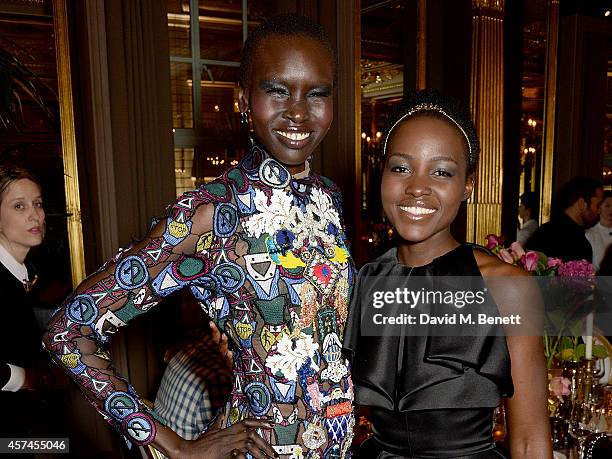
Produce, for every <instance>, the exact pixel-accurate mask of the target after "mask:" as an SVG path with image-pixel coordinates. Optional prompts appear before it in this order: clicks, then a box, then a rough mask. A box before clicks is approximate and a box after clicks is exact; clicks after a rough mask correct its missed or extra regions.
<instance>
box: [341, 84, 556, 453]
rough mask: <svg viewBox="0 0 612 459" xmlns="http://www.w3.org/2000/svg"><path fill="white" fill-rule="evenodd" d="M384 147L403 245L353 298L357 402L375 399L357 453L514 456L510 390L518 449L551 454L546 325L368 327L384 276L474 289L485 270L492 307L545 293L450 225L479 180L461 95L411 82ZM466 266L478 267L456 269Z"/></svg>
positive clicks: (391, 214) (348, 343)
mask: <svg viewBox="0 0 612 459" xmlns="http://www.w3.org/2000/svg"><path fill="white" fill-rule="evenodd" d="M383 148H384V153H385V156H386V164H385V168H384V171H383V177H382V183H381V197H382V204H383V209H384V211H385V214H386V216H387V218H388V219H389V222H390V223H391V224H392V225H393V227H394V228H395V231H396V233H397V236H398V237H397V245H396V247H395V248H393V249H391V250H390V251H389V252H387V253H386V254H384V255H383V256H381V257H380V258H378V259H377V260H375V261H374V262H371V263H368V264H366V266H364V267H363V268H362V269H361V271H360V272H359V275H358V278H357V280H356V287H355V290H354V291H353V295H352V300H351V308H350V314H349V319H348V322H347V328H346V334H345V341H344V347H345V350H346V351H347V353H348V355H349V356H350V359H351V360H352V364H353V368H352V370H353V381H354V384H355V401H356V403H358V404H361V405H365V406H367V407H368V408H369V413H370V416H369V417H370V420H371V422H372V430H373V433H374V435H373V437H372V438H370V439H369V440H367V441H366V442H365V443H364V444H363V445H362V447H361V448H359V450H358V451H357V452H356V454H355V457H357V458H359V459H361V458H379V459H382V458H385V459H386V458H407V457H410V458H412V457H414V458H451V457H452V458H457V457H469V458H470V459H489V458H499V457H504V456H503V452H502V451H500V450H499V449H498V448H496V446H495V445H494V443H493V439H492V435H491V430H492V425H493V423H492V420H493V411H494V409H495V407H496V406H497V405H498V404H499V403H500V401H501V399H502V397H508V398H507V408H508V411H507V414H508V416H507V419H508V432H509V439H510V450H511V451H510V453H511V455H512V458H538V459H540V458H547V457H551V455H552V451H551V445H550V434H549V427H548V415H547V410H546V372H545V366H544V353H543V349H542V338H541V336H526V334H524V333H515V334H512V335H508V336H506V337H504V336H495V334H494V333H493V334H487V333H485V331H486V330H485V329H478V328H472V331H473V333H465V330H466V327H467V326H463V328H456V329H452V328H447V329H446V330H447V332H446V333H437V334H436V333H430V331H431V330H435V326H433V328H429V329H428V331H427V333H420V332H414V333H409V332H407V331H406V330H407V328H405V329H404V330H403V332H397V333H396V332H393V331H391V332H389V330H390V328H387V329H386V332H387V333H383V332H380V333H378V335H377V334H376V333H369V334H368V333H365V334H364V332H363V330H364V328H363V327H365V325H364V323H366V322H365V319H363V317H366V316H362V314H363V313H364V312H366V311H367V304H366V303H365V301H366V300H365V299H366V298H368V297H369V296H368V295H369V292H371V291H377V290H379V289H378V287H377V286H380V285H384V284H382V283H381V282H387V284H386V285H393V287H394V288H395V287H399V288H401V287H402V286H405V287H406V288H408V289H410V288H411V287H412V289H413V291H414V290H417V289H419V288H420V287H422V286H425V289H429V290H435V289H436V288H437V286H439V285H444V284H442V283H441V282H442V280H447V279H451V282H455V283H456V285H457V286H458V288H456V290H462V289H463V290H466V289H468V287H467V286H468V285H470V283H469V282H470V281H469V279H481V278H482V279H483V280H484V284H485V285H486V286H487V287H488V290H487V292H489V293H490V295H488V294H487V295H486V296H483V297H484V298H485V299H486V300H485V302H484V306H483V309H481V311H488V312H489V313H490V315H491V316H496V315H501V316H507V315H512V314H514V315H516V314H521V313H523V312H524V311H522V310H521V307H522V306H521V305H529V306H530V307H531V306H533V307H536V306H537V305H535V304H534V301H535V302H537V301H539V300H540V298H539V294H538V292H537V290H536V288H535V287H534V285H533V283H532V282H530V281H531V279H530V278H529V277H528V275H527V274H526V273H525V272H523V271H522V270H520V269H518V268H516V267H513V266H511V265H508V264H506V263H503V262H502V261H500V260H499V259H497V258H496V257H495V256H492V255H490V254H488V253H486V252H485V251H483V250H481V249H479V248H478V247H476V246H471V245H468V244H460V243H459V242H457V241H456V240H455V239H454V238H453V236H452V235H451V231H450V225H451V223H452V222H453V221H454V220H455V218H456V216H457V212H458V210H459V207H460V205H461V203H462V202H463V201H465V200H466V199H468V198H469V197H470V195H471V193H472V190H473V188H474V173H475V171H476V166H477V160H478V141H477V138H476V133H475V129H474V126H473V125H472V123H471V121H470V119H469V115H468V114H467V113H466V112H465V111H463V110H461V109H460V108H459V107H458V106H457V104H456V103H455V102H454V100H452V99H450V98H448V97H445V96H443V95H441V94H438V93H436V92H433V91H422V92H415V93H413V94H412V95H411V97H410V98H408V100H407V101H406V102H405V103H404V104H403V105H402V106H401V107H400V108H399V109H398V112H397V113H396V115H395V116H394V117H392V119H391V122H390V128H388V129H387V134H386V136H385V140H384V142H383ZM457 276H470V277H469V278H467V277H463V278H459V280H456V279H455V280H453V278H456V277H457ZM461 279H464V280H461ZM492 279H503V281H502V282H489V281H491V280H492ZM519 280H520V281H519ZM388 282H394V283H392V284H389V283H388ZM396 284H397V285H396ZM415 285H416V286H415ZM447 285H452V284H447ZM483 291H484V290H483ZM517 305H518V306H517ZM464 306H465V305H464V304H448V305H446V306H444V305H442V306H436V307H439V308H442V309H441V310H442V311H444V312H447V313H448V314H447V316H449V315H452V314H454V312H455V311H459V310H460V311H461V312H462V313H464V314H467V313H468V312H469V311H470V307H468V306H465V308H464ZM421 307H426V305H423V304H419V305H418V306H417V308H421ZM431 307H432V308H433V307H434V306H431ZM444 308H446V309H444ZM461 308H464V309H461ZM485 308H488V309H485ZM432 310H433V309H432ZM402 311H405V309H402ZM416 311H419V309H416ZM420 312H422V311H420ZM416 315H417V316H419V314H416ZM360 316H361V317H362V320H359V317H360ZM534 317H535V316H534V315H533V314H532V318H534ZM525 318H526V320H527V315H525ZM533 320H534V321H535V320H537V319H536V318H534V319H533ZM532 325H537V324H532ZM408 326H409V325H405V327H408ZM370 331H371V330H370ZM481 331H482V333H481ZM494 331H495V330H494ZM365 335H368V336H365ZM510 363H511V364H510Z"/></svg>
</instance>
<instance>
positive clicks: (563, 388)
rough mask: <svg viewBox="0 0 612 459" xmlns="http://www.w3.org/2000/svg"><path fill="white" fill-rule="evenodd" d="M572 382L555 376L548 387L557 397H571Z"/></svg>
mask: <svg viewBox="0 0 612 459" xmlns="http://www.w3.org/2000/svg"><path fill="white" fill-rule="evenodd" d="M569 386H570V380H569V379H567V378H564V377H563V376H555V377H554V378H552V379H551V380H550V383H549V385H548V387H549V388H550V390H551V392H552V393H553V394H555V395H556V396H557V397H561V396H562V395H569V394H570V390H569Z"/></svg>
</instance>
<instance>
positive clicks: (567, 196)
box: [557, 176, 603, 211]
mask: <svg viewBox="0 0 612 459" xmlns="http://www.w3.org/2000/svg"><path fill="white" fill-rule="evenodd" d="M600 188H601V189H603V183H602V182H601V181H599V180H597V179H594V178H591V177H580V176H578V177H574V178H573V179H571V180H570V181H568V182H567V183H565V184H564V185H563V186H562V187H561V188H560V189H559V192H558V193H557V208H558V209H559V210H560V211H564V210H565V209H568V208H570V207H572V206H573V205H574V203H575V202H576V201H578V200H579V199H580V198H582V199H584V201H585V202H586V203H587V204H590V203H591V198H592V197H593V196H595V193H596V192H597V190H598V189H600Z"/></svg>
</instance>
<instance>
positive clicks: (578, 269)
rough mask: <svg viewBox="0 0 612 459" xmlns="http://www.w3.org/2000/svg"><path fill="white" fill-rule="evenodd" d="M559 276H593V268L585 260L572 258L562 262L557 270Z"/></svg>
mask: <svg viewBox="0 0 612 459" xmlns="http://www.w3.org/2000/svg"><path fill="white" fill-rule="evenodd" d="M557 272H558V273H559V275H560V276H566V277H568V276H571V277H593V276H595V268H593V265H592V264H591V263H589V262H588V261H586V260H572V261H568V262H567V263H563V264H561V265H560V266H559V269H558V271H557Z"/></svg>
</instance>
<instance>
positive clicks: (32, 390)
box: [0, 164, 55, 438]
mask: <svg viewBox="0 0 612 459" xmlns="http://www.w3.org/2000/svg"><path fill="white" fill-rule="evenodd" d="M44 227H45V211H44V209H43V202H42V196H41V189H40V185H39V183H38V182H37V181H36V179H35V178H34V177H33V176H32V175H31V174H30V173H29V172H28V171H26V170H25V169H22V168H20V167H17V166H15V165H13V164H0V305H1V307H0V308H1V310H2V323H3V326H2V333H0V389H1V391H0V406H2V413H3V414H2V416H1V417H0V424H1V426H0V432H1V433H2V436H3V437H13V438H16V437H17V438H18V437H27V436H31V435H33V434H36V433H37V432H35V431H34V430H35V426H36V425H37V424H38V425H40V421H41V418H42V416H41V408H42V407H43V406H44V401H43V398H42V397H41V395H40V390H44V389H46V388H50V387H51V386H53V383H54V380H55V378H54V377H53V373H52V371H51V369H50V368H49V366H48V364H49V358H48V356H47V354H46V353H45V352H44V351H43V349H42V345H41V334H42V331H41V330H40V327H39V326H38V323H37V322H36V319H35V316H34V311H33V306H34V292H33V291H32V290H33V288H35V286H34V284H35V282H36V279H37V277H36V273H35V271H34V268H33V266H32V265H31V264H30V263H29V262H28V259H27V258H26V257H27V255H28V253H29V251H30V249H31V248H33V247H36V246H38V245H40V244H41V243H42V240H43V236H44ZM38 433H39V434H40V432H38Z"/></svg>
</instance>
